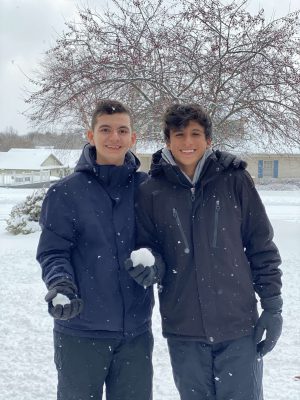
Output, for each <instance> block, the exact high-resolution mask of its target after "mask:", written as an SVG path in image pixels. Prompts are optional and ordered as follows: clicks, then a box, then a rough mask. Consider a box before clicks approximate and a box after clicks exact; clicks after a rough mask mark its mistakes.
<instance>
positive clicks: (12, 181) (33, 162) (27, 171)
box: [0, 148, 81, 187]
mask: <svg viewBox="0 0 300 400" xmlns="http://www.w3.org/2000/svg"><path fill="white" fill-rule="evenodd" d="M80 154H81V150H60V149H51V148H37V149H17V148H12V149H10V150H9V151H7V152H0V186H6V187H21V186H22V187H40V186H45V185H46V186H47V185H49V184H50V183H51V182H53V181H55V180H58V179H60V178H61V177H63V176H66V175H68V174H69V173H70V172H72V171H73V169H74V166H75V164H76V162H77V160H78V159H79V156H80Z"/></svg>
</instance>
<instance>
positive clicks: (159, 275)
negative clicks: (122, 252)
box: [125, 249, 166, 290]
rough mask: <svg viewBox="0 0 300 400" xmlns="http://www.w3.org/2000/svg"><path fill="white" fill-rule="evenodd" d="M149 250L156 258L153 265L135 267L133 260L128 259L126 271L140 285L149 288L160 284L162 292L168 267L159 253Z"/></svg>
mask: <svg viewBox="0 0 300 400" xmlns="http://www.w3.org/2000/svg"><path fill="white" fill-rule="evenodd" d="M148 250H149V251H151V253H152V255H153V257H154V264H153V265H151V266H147V267H145V266H144V265H143V264H138V265H136V266H135V267H134V266H133V262H132V260H131V258H128V259H127V260H126V261H125V269H126V270H127V271H128V273H129V275H130V276H131V277H132V278H133V279H134V280H135V281H136V282H137V283H138V284H139V285H141V286H144V287H145V288H147V287H148V286H151V285H154V284H155V283H158V284H159V286H160V290H161V289H162V286H161V282H162V279H163V277H164V274H165V269H166V266H165V263H164V261H163V259H162V257H161V255H160V254H159V253H157V252H154V251H153V250H150V249H148Z"/></svg>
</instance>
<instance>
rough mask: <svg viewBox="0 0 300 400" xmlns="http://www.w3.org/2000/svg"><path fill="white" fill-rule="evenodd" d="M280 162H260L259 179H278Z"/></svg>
mask: <svg viewBox="0 0 300 400" xmlns="http://www.w3.org/2000/svg"><path fill="white" fill-rule="evenodd" d="M278 169H279V161H278V160H259V161H258V177H259V178H278Z"/></svg>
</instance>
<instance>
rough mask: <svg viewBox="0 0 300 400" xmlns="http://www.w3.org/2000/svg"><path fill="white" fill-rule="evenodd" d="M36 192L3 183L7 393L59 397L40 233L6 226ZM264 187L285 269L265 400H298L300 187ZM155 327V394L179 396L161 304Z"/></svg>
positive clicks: (0, 357) (3, 398)
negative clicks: (39, 258) (15, 232)
mask: <svg viewBox="0 0 300 400" xmlns="http://www.w3.org/2000/svg"><path fill="white" fill-rule="evenodd" d="M31 192H32V190H29V189H3V188H0V271H1V279H0V347H1V350H0V400H15V399H17V400H42V399H43V400H55V398H56V394H55V393H56V372H55V368H54V363H53V349H52V320H51V318H50V316H49V315H48V314H47V307H46V304H45V302H44V300H43V298H44V295H45V287H44V285H43V283H42V281H41V278H40V267H39V266H38V264H37V262H36V261H35V249H36V245H37V240H38V237H39V234H38V233H33V234H30V235H27V236H12V235H10V234H8V233H7V232H5V218H7V216H8V214H9V212H10V210H11V208H12V206H13V205H15V204H16V203H18V202H19V201H22V200H24V199H25V197H26V195H28V194H30V193H31ZM260 194H261V196H262V199H263V201H264V204H265V206H266V209H267V211H268V214H269V216H270V218H271V221H272V224H273V226H274V230H275V241H276V243H277V245H278V247H279V249H280V251H281V254H282V258H283V264H282V270H283V273H284V275H283V283H284V290H283V297H284V331H283V334H282V337H281V339H280V342H279V343H278V345H277V347H276V349H275V350H274V351H273V352H272V353H271V354H269V355H268V356H267V357H266V358H265V377H264V391H265V400H299V399H300V381H295V380H293V377H294V376H295V375H299V374H300V322H299V321H300V319H299V312H300V309H299V305H300V273H299V266H300V190H293V191H265V190H264V191H261V192H260ZM153 328H154V335H155V351H154V370H155V376H154V400H179V396H178V394H177V392H176V389H175V386H174V384H173V379H172V374H171V368H170V364H169V357H168V353H167V349H166V343H165V340H164V339H163V338H162V337H161V333H160V318H159V313H158V309H157V308H155V311H154V318H153ZM199 400H200V399H199ZM245 400H248V399H245Z"/></svg>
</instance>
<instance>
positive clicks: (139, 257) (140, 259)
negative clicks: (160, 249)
mask: <svg viewBox="0 0 300 400" xmlns="http://www.w3.org/2000/svg"><path fill="white" fill-rule="evenodd" d="M130 258H131V260H132V263H133V266H134V267H136V266H137V265H138V264H142V265H144V267H151V266H152V265H154V263H155V258H154V256H153V254H152V253H151V251H150V250H148V249H146V248H142V249H139V250H135V251H133V252H132V253H131V254H130Z"/></svg>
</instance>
